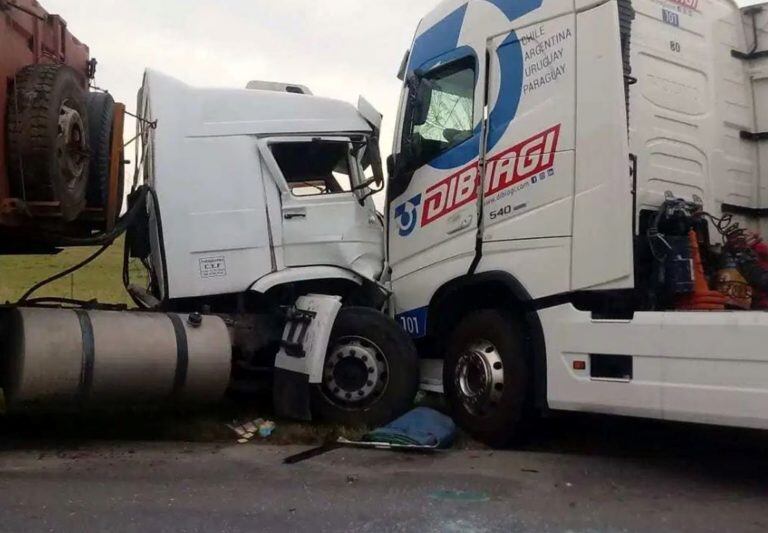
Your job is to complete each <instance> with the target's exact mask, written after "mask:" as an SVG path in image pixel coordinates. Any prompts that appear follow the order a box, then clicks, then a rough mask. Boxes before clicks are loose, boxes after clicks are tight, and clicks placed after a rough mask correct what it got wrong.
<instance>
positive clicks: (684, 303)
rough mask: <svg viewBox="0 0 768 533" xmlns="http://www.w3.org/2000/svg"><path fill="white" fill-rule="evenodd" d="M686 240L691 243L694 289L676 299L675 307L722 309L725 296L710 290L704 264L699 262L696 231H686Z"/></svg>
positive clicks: (695, 309) (684, 308) (682, 308)
mask: <svg viewBox="0 0 768 533" xmlns="http://www.w3.org/2000/svg"><path fill="white" fill-rule="evenodd" d="M688 241H689V242H690V245H691V256H692V257H693V278H694V289H693V292H692V293H691V294H686V295H685V296H683V297H681V298H680V299H679V300H678V301H677V308H678V309H681V310H686V311H724V310H725V302H726V296H725V295H724V294H722V293H719V292H717V291H713V290H710V288H709V285H708V284H707V277H706V275H705V274H704V264H703V263H702V262H701V251H700V250H699V238H698V237H697V235H696V232H695V231H693V230H691V231H690V232H689V233H688Z"/></svg>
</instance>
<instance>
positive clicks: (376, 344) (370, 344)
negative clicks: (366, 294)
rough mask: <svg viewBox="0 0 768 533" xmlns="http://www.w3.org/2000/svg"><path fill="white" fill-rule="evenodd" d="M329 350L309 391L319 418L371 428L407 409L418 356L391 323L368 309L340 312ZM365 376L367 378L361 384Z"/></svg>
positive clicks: (416, 379)
mask: <svg viewBox="0 0 768 533" xmlns="http://www.w3.org/2000/svg"><path fill="white" fill-rule="evenodd" d="M329 347H330V348H329V350H328V356H327V358H326V362H325V368H324V371H323V383H322V384H321V385H318V386H315V387H314V389H313V391H312V395H313V398H312V405H313V409H314V411H315V412H316V414H317V415H318V417H319V418H320V419H322V420H325V421H327V422H331V423H334V424H342V425H345V426H368V427H374V426H378V425H381V424H386V423H388V422H391V421H392V420H394V419H396V418H397V417H399V416H400V415H402V414H404V413H405V412H407V411H408V410H410V409H412V408H413V402H414V399H415V397H416V393H417V391H418V388H419V360H418V355H417V353H416V348H415V346H414V344H413V341H412V340H411V338H410V337H409V336H408V335H407V334H406V333H405V331H403V329H402V328H401V327H400V326H399V325H398V324H397V323H396V322H395V321H394V320H392V319H391V318H389V317H388V316H386V315H384V314H383V313H380V312H378V311H375V310H373V309H369V308H364V307H347V308H344V309H342V310H341V312H340V313H339V316H338V317H337V319H336V324H335V325H334V327H333V331H332V333H331V341H330V343H329ZM366 375H367V376H373V377H372V378H371V379H370V380H368V381H365V380H366V379H367V378H366ZM371 383H373V385H371Z"/></svg>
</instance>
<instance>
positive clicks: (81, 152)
mask: <svg viewBox="0 0 768 533" xmlns="http://www.w3.org/2000/svg"><path fill="white" fill-rule="evenodd" d="M57 155H58V159H59V166H60V168H61V169H62V172H63V173H64V174H65V177H66V181H67V186H68V187H69V188H74V187H75V186H76V185H77V182H78V181H80V180H81V179H84V178H85V176H86V172H85V171H86V167H87V165H88V157H89V150H88V146H87V144H86V138H85V126H84V124H83V118H82V117H81V116H80V113H78V112H77V111H76V110H74V109H72V108H71V107H69V106H67V105H66V104H64V105H62V106H61V108H60V109H59V129H58V137H57Z"/></svg>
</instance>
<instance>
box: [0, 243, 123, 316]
mask: <svg viewBox="0 0 768 533" xmlns="http://www.w3.org/2000/svg"><path fill="white" fill-rule="evenodd" d="M96 250H98V248H71V249H67V250H64V251H63V252H61V253H59V254H58V255H50V256H49V255H43V256H0V303H5V302H11V303H12V302H16V301H17V300H18V299H19V298H20V297H21V296H22V295H23V294H24V292H26V291H27V289H29V288H30V287H32V286H33V285H34V284H35V283H37V282H39V281H42V280H43V279H46V278H48V277H49V276H52V275H54V274H57V273H59V272H62V271H63V270H66V269H67V268H69V267H71V266H73V265H75V264H77V263H79V262H80V261H82V260H84V259H85V258H86V257H88V256H89V255H91V254H93V253H94V252H95V251H96ZM122 271H123V241H122V239H121V240H119V241H117V242H116V243H115V244H114V245H112V246H111V247H110V248H109V249H108V250H107V251H106V252H105V253H104V254H103V255H102V256H101V257H99V258H98V259H96V261H94V262H93V263H91V264H90V265H88V266H87V267H85V268H83V269H82V270H79V271H77V272H75V273H74V274H72V275H70V276H67V277H66V278H63V279H60V280H58V281H56V282H54V283H52V284H50V285H48V286H46V287H44V288H42V289H41V290H40V291H39V292H36V293H35V294H34V296H33V297H35V298H37V297H57V298H74V299H78V300H92V299H97V300H98V301H99V302H102V303H116V304H129V303H130V297H129V296H128V295H127V294H126V292H125V290H124V289H123V283H122Z"/></svg>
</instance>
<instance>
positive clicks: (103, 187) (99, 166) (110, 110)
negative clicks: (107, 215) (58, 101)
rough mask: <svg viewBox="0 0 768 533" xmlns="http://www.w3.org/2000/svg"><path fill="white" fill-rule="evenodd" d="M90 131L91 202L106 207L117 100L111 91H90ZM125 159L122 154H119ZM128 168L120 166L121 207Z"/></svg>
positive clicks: (88, 193)
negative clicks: (109, 92) (126, 169)
mask: <svg viewBox="0 0 768 533" xmlns="http://www.w3.org/2000/svg"><path fill="white" fill-rule="evenodd" d="M86 102H87V107H88V133H89V135H90V147H91V161H90V167H89V172H88V173H89V177H88V192H87V198H88V205H89V206H91V207H105V206H106V205H107V202H108V201H109V174H110V167H111V156H112V123H113V121H114V118H115V100H114V99H113V98H112V96H111V95H110V94H108V93H88V97H87V99H86ZM120 158H121V160H122V154H121V155H120ZM124 181H125V167H124V166H123V165H122V164H121V165H120V173H119V176H118V184H117V186H118V195H119V199H118V209H117V212H118V213H119V212H120V209H121V208H122V190H123V184H124Z"/></svg>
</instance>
